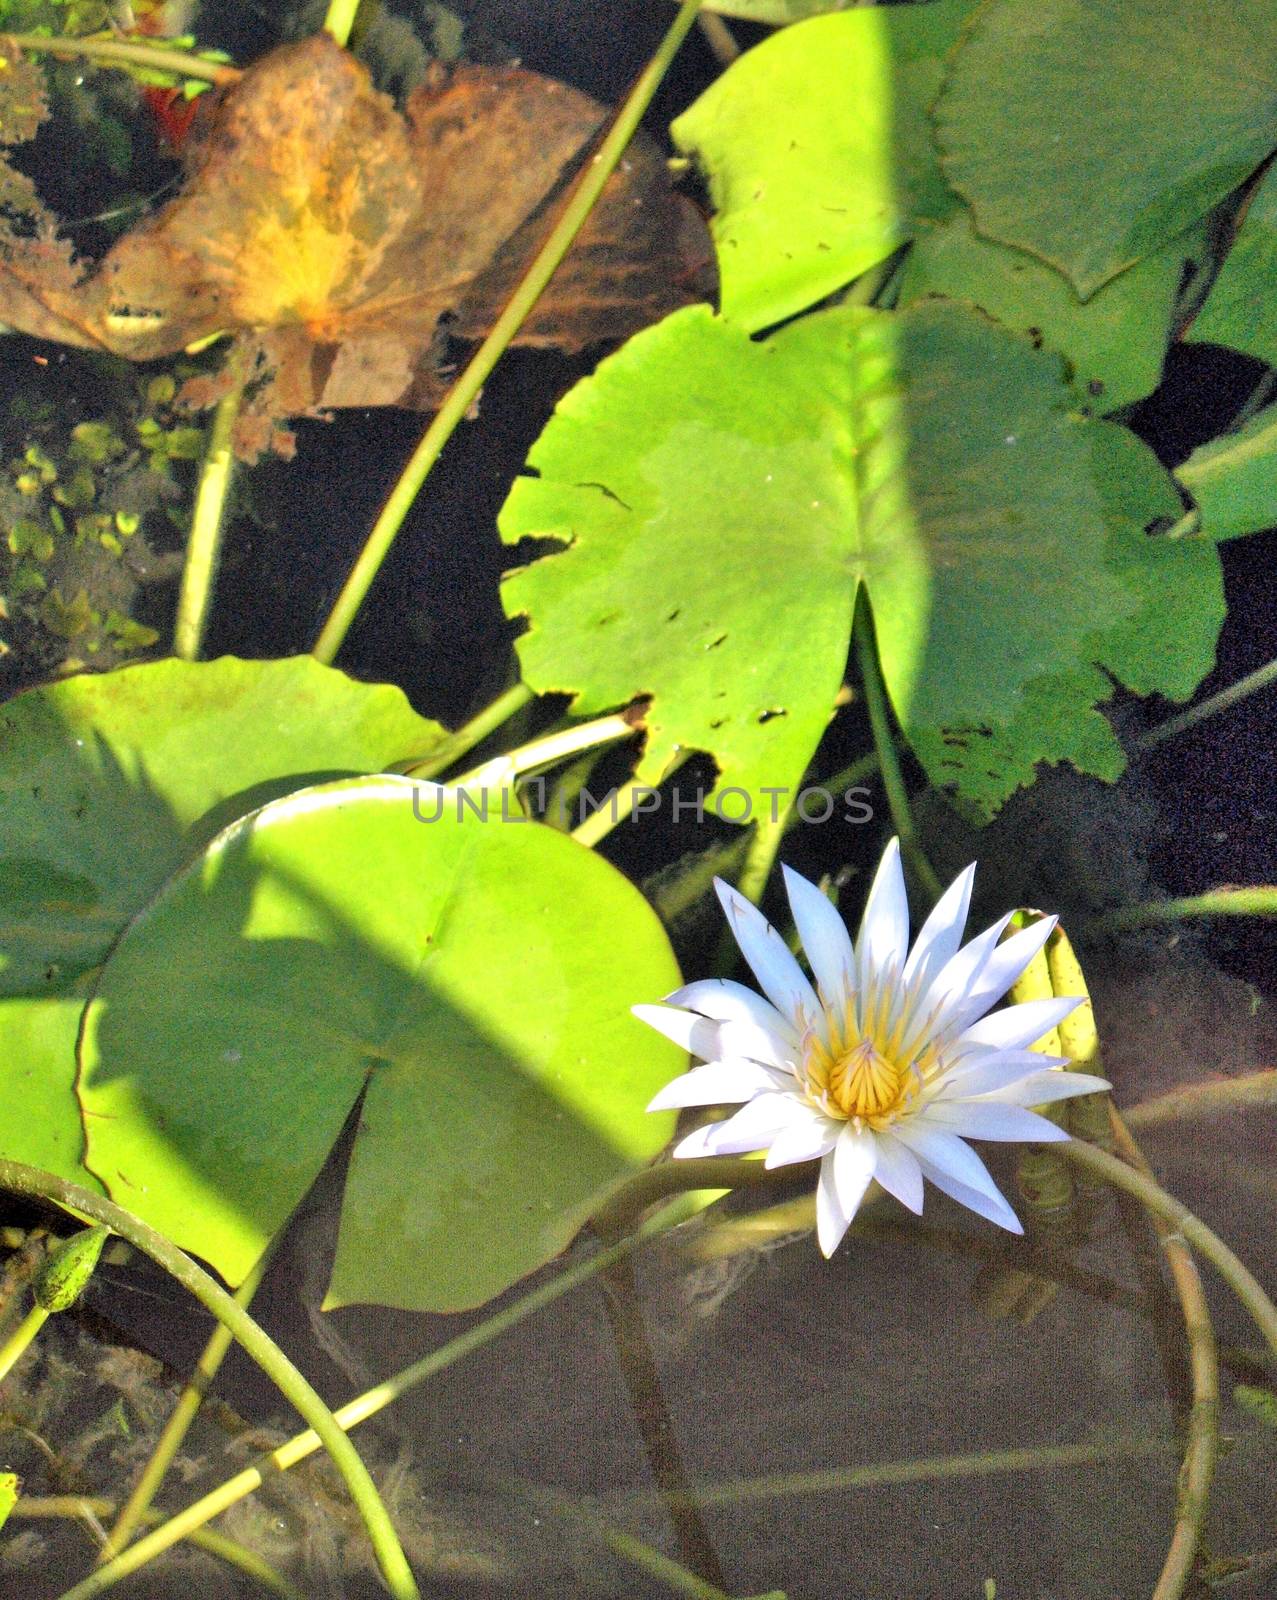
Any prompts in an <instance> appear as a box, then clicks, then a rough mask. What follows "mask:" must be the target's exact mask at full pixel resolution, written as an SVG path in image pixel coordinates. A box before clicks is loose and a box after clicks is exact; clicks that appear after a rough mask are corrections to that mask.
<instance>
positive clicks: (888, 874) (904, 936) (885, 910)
mask: <svg viewBox="0 0 1277 1600" xmlns="http://www.w3.org/2000/svg"><path fill="white" fill-rule="evenodd" d="M908 953H909V900H908V897H907V896H906V894H905V875H904V870H903V868H902V867H901V865H900V841H899V839H893V840H892V841H891V843H890V844H889V845H888V846H887V848H886V849H885V850H884V851H883V853H882V860H881V861H880V862H879V863H878V870H877V872H876V873H875V874H874V881H873V887H872V888H871V889H870V891H869V898H868V900H867V901H866V902H865V914H864V917H863V918H862V920H861V923H860V937H859V938H858V939H857V940H856V968H857V973H858V976H859V987H860V989H861V990H866V989H869V988H870V987H871V986H872V977H873V974H875V973H878V974H886V973H895V974H896V975H899V973H900V972H902V971H903V969H904V964H905V957H906V956H907V955H908Z"/></svg>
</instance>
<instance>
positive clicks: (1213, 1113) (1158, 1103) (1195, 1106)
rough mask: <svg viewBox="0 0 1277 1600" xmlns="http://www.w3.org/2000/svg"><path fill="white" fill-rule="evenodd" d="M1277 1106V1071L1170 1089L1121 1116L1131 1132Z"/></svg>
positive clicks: (1133, 1107) (1250, 1073)
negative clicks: (1255, 1108) (1253, 1108)
mask: <svg viewBox="0 0 1277 1600" xmlns="http://www.w3.org/2000/svg"><path fill="white" fill-rule="evenodd" d="M1271 1105H1277V1067H1265V1068H1263V1070H1262V1071H1260V1072H1246V1073H1243V1074H1242V1075H1241V1077H1239V1078H1223V1079H1221V1080H1220V1082H1219V1083H1190V1084H1185V1085H1184V1087H1183V1088H1180V1089H1168V1090H1167V1091H1166V1093H1165V1094H1159V1095H1155V1096H1154V1097H1153V1098H1152V1099H1151V1100H1141V1101H1140V1102H1139V1103H1138V1104H1137V1105H1133V1106H1127V1108H1126V1109H1125V1111H1123V1113H1122V1115H1123V1117H1124V1118H1125V1119H1126V1123H1127V1126H1128V1127H1131V1128H1156V1127H1160V1126H1161V1125H1162V1124H1163V1123H1166V1122H1178V1121H1179V1120H1180V1118H1181V1117H1217V1116H1222V1115H1223V1114H1224V1113H1225V1112H1229V1111H1245V1110H1247V1109H1249V1108H1251V1107H1254V1106H1271Z"/></svg>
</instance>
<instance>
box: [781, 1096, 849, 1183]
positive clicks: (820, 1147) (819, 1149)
mask: <svg viewBox="0 0 1277 1600" xmlns="http://www.w3.org/2000/svg"><path fill="white" fill-rule="evenodd" d="M806 1109H807V1111H808V1113H809V1115H808V1116H807V1118H806V1120H800V1119H797V1118H796V1119H795V1120H794V1122H793V1124H792V1125H791V1126H790V1127H788V1128H786V1129H785V1130H784V1131H783V1132H781V1133H778V1134H777V1135H776V1137H775V1138H774V1139H773V1140H772V1144H771V1148H770V1150H768V1152H767V1160H766V1161H765V1162H764V1163H763V1165H764V1166H766V1167H769V1168H770V1167H787V1166H790V1165H791V1164H792V1163H793V1162H795V1161H815V1160H816V1158H817V1157H818V1156H823V1155H826V1154H827V1153H828V1152H829V1151H830V1150H832V1149H833V1147H834V1145H835V1144H836V1143H837V1141H838V1135H839V1133H840V1132H841V1131H842V1128H843V1124H842V1123H841V1122H837V1121H835V1119H834V1118H833V1117H827V1116H825V1115H824V1113H823V1112H821V1111H818V1110H817V1109H816V1107H815V1106H809V1107H807V1108H806Z"/></svg>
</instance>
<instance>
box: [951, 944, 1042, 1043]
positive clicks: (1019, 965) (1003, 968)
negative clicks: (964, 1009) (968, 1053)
mask: <svg viewBox="0 0 1277 1600" xmlns="http://www.w3.org/2000/svg"><path fill="white" fill-rule="evenodd" d="M1058 921H1059V918H1058V917H1043V918H1042V919H1041V920H1040V921H1038V922H1033V923H1030V924H1029V926H1028V927H1027V928H1021V929H1019V931H1018V932H1016V933H1013V934H1012V935H1011V937H1010V938H1009V939H1004V940H1003V941H1002V942H1001V943H1000V944H999V945H998V946H997V947H996V948H995V949H994V950H993V951H992V952H991V954H990V956H989V959H988V960H987V961H986V962H985V964H984V966H983V968H982V969H981V971H980V976H979V978H978V979H977V980H976V981H975V983H974V984H972V986H971V989H970V992H969V993H968V995H967V1005H968V1006H969V1007H970V1014H969V1015H968V1016H967V1017H966V1018H965V1019H964V1020H963V1021H962V1022H961V1023H960V1024H959V1025H960V1026H961V1027H964V1028H965V1027H967V1026H968V1024H970V1023H972V1022H974V1021H975V1020H976V1018H977V1017H982V1016H983V1015H984V1013H985V1012H986V1011H987V1010H988V1009H989V1007H990V1006H995V1005H997V1003H998V1001H999V1000H1001V998H1002V996H1003V995H1004V994H1005V993H1006V992H1007V990H1008V989H1009V988H1010V987H1011V985H1012V984H1013V983H1014V982H1015V980H1016V979H1017V978H1018V977H1019V976H1020V975H1021V974H1022V973H1023V971H1024V969H1025V968H1026V967H1027V966H1028V964H1029V962H1030V961H1032V960H1033V958H1034V956H1035V955H1037V953H1038V951H1039V950H1041V948H1042V946H1043V945H1044V944H1045V943H1046V941H1047V940H1048V939H1049V938H1050V937H1051V934H1052V932H1053V931H1054V929H1055V925H1056V923H1057V922H1058Z"/></svg>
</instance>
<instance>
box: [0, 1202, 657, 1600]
mask: <svg viewBox="0 0 1277 1600" xmlns="http://www.w3.org/2000/svg"><path fill="white" fill-rule="evenodd" d="M2 1181H3V1174H2V1173H0V1183H2ZM667 1209H668V1211H674V1210H675V1209H677V1217H676V1218H671V1217H670V1216H668V1215H667V1213H666V1212H658V1213H657V1215H656V1216H655V1217H653V1218H651V1219H650V1221H648V1222H647V1223H645V1224H644V1226H643V1227H642V1228H641V1229H636V1230H635V1231H634V1232H632V1233H630V1234H628V1235H627V1236H626V1237H625V1238H624V1239H622V1240H621V1241H620V1242H619V1243H618V1244H616V1245H615V1246H613V1247H612V1248H611V1249H610V1250H603V1251H600V1252H599V1253H598V1254H597V1255H595V1256H591V1257H588V1258H587V1259H586V1260H584V1261H579V1262H576V1263H574V1264H573V1265H572V1266H570V1267H568V1268H567V1269H566V1270H565V1271H563V1272H561V1273H560V1274H559V1275H558V1276H557V1277H555V1278H551V1279H550V1281H549V1282H548V1283H543V1284H541V1285H539V1286H538V1287H537V1288H536V1289H533V1290H532V1291H531V1292H530V1293H528V1294H525V1295H523V1296H522V1297H521V1298H520V1299H518V1300H516V1301H514V1302H513V1303H512V1304H511V1305H508V1306H505V1307H504V1308H503V1309H502V1310H500V1311H498V1312H496V1313H495V1314H494V1315H493V1316H490V1317H487V1318H485V1320H484V1321H483V1322H481V1323H478V1324H477V1325H476V1326H475V1327H473V1328H468V1329H467V1330H466V1331H465V1332H464V1333H461V1334H458V1335H457V1337H456V1338H455V1339H450V1340H449V1341H448V1342H447V1344H444V1345H441V1346H440V1347H439V1349H437V1350H432V1351H431V1352H430V1354H429V1355H427V1356H423V1357H422V1359H421V1360H420V1361H417V1362H414V1363H413V1364H412V1366H410V1367H406V1368H405V1369H404V1370H403V1371H402V1372H399V1373H396V1374H395V1376H394V1377H392V1378H387V1379H386V1381H385V1382H384V1383H379V1384H377V1385H376V1387H375V1388H372V1389H369V1390H367V1391H366V1392H365V1393H364V1394H361V1395H359V1396H357V1397H356V1398H355V1399H354V1400H351V1401H349V1402H348V1403H347V1404H346V1405H344V1406H342V1407H341V1408H340V1409H339V1410H337V1411H335V1412H333V1413H332V1420H333V1422H334V1423H335V1424H336V1426H337V1427H338V1428H340V1429H341V1430H342V1431H343V1432H348V1431H349V1430H350V1429H351V1428H354V1427H356V1426H357V1425H358V1424H359V1423H361V1422H365V1421H367V1419H368V1418H369V1417H372V1416H375V1415H376V1414H377V1413H378V1412H379V1411H382V1410H384V1409H385V1407H386V1406H388V1405H392V1404H393V1403H394V1402H395V1401H396V1400H399V1399H402V1397H403V1396H404V1395H405V1394H407V1393H408V1392H409V1390H411V1389H413V1388H415V1387H416V1386H417V1385H418V1384H420V1383H424V1382H425V1381H426V1380H427V1379H428V1378H433V1377H434V1376H435V1375H436V1374H437V1373H439V1372H442V1371H443V1370H444V1369H445V1368H446V1367H450V1366H452V1365H453V1364H454V1363H455V1362H457V1361H460V1360H462V1359H463V1358H464V1357H465V1356H468V1355H470V1354H471V1353H472V1352H473V1351H475V1350H478V1349H480V1348H481V1347H482V1346H483V1345H485V1344H487V1343H489V1341H491V1340H493V1339H496V1338H499V1337H500V1335H501V1334H503V1333H505V1332H507V1331H508V1330H509V1329H510V1328H513V1327H514V1326H515V1325H516V1324H517V1323H520V1322H522V1321H523V1320H524V1318H525V1317H529V1316H531V1315H532V1314H533V1313H534V1312H536V1311H539V1310H541V1308H542V1307H543V1306H548V1305H550V1304H551V1303H552V1302H553V1301H555V1300H557V1299H558V1298H559V1297H560V1295H564V1294H567V1293H568V1292H569V1291H570V1290H572V1289H575V1288H577V1287H578V1286H579V1285H580V1284H583V1283H585V1282H586V1281H587V1280H588V1279H590V1278H592V1277H593V1276H594V1275H595V1274H596V1273H598V1272H601V1271H603V1270H605V1269H606V1268H607V1267H609V1266H610V1265H611V1264H612V1263H613V1262H615V1261H619V1260H620V1259H621V1258H622V1257H623V1256H624V1255H626V1254H627V1253H628V1252H629V1251H631V1250H633V1249H635V1248H636V1247H637V1246H638V1245H639V1244H640V1243H642V1242H643V1240H645V1239H647V1238H651V1237H653V1236H654V1235H656V1234H658V1233H660V1232H661V1231H663V1229H664V1228H665V1226H667V1224H668V1222H669V1221H671V1220H680V1221H681V1220H682V1216H683V1212H682V1208H681V1206H677V1203H676V1206H675V1207H670V1208H667ZM320 1444H321V1441H320V1438H319V1435H318V1433H317V1432H316V1430H315V1429H314V1428H308V1429H306V1430H305V1431H304V1432H302V1433H299V1434H295V1435H294V1436H293V1438H291V1439H289V1440H287V1441H286V1442H285V1443H284V1444H281V1445H279V1446H277V1447H276V1448H275V1449H274V1450H271V1451H269V1452H267V1454H265V1455H263V1456H262V1457H261V1458H260V1459H259V1460H258V1461H257V1462H256V1463H255V1464H254V1465H252V1466H249V1467H245V1468H244V1470H243V1471H242V1472H238V1473H236V1474H235V1476H234V1477H233V1478H228V1479H227V1481H226V1482H225V1483H223V1484H219V1485H218V1487H217V1488H216V1489H213V1490H211V1491H210V1492H209V1493H208V1494H206V1495H204V1496H203V1498H202V1499H200V1500H197V1501H196V1502H195V1503H194V1505H190V1506H188V1507H187V1508H186V1510H185V1511H179V1512H178V1513H177V1515H176V1516H174V1517H170V1518H169V1520H168V1521H167V1522H165V1523H164V1524H163V1525H162V1526H160V1527H158V1528H156V1529H154V1530H153V1531H152V1532H150V1533H147V1534H144V1535H143V1536H142V1537H141V1538H140V1539H137V1540H135V1542H134V1543H133V1544H131V1545H129V1546H128V1548H127V1549H125V1550H123V1551H121V1552H120V1554H119V1555H118V1556H117V1557H116V1558H115V1560H114V1561H111V1562H108V1564H107V1565H106V1566H104V1567H101V1568H100V1569H99V1570H98V1572H97V1573H95V1574H94V1575H93V1578H90V1579H89V1580H88V1582H89V1583H93V1581H94V1579H98V1580H101V1581H100V1582H99V1584H98V1587H96V1588H88V1587H85V1586H81V1588H79V1589H76V1590H72V1591H70V1593H69V1594H67V1595H64V1596H63V1597H62V1600H86V1597H88V1596H90V1595H94V1594H98V1593H100V1592H101V1590H102V1589H104V1588H106V1587H107V1586H108V1584H115V1583H118V1582H119V1581H120V1579H121V1578H126V1577H128V1575H129V1574H130V1573H132V1572H136V1571H137V1569H138V1568H139V1567H141V1566H143V1565H145V1563H146V1562H148V1561H152V1560H154V1559H155V1557H156V1556H158V1555H162V1554H163V1552H164V1551H165V1550H170V1549H172V1547H173V1546H174V1545H175V1544H177V1543H178V1542H179V1541H180V1540H182V1539H186V1538H189V1537H190V1535H191V1534H192V1533H194V1532H195V1531H196V1530H197V1529H199V1528H202V1527H204V1525H205V1524H206V1523H209V1522H211V1521H212V1520H213V1518H214V1517H218V1516H220V1515H221V1514H222V1512H223V1511H227V1510H229V1509H230V1507H231V1506H233V1505H236V1504H237V1503H238V1502H239V1501H240V1500H243V1499H244V1498H245V1496H246V1495H250V1494H252V1493H253V1491H254V1490H255V1489H259V1488H261V1486H262V1484H263V1482H264V1481H265V1479H266V1476H267V1474H268V1473H270V1472H286V1471H287V1470H288V1469H289V1467H294V1466H296V1465H297V1463H298V1462H300V1461H305V1460H306V1458H307V1457H308V1456H312V1455H314V1453H315V1451H316V1450H318V1449H319V1448H320Z"/></svg>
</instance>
